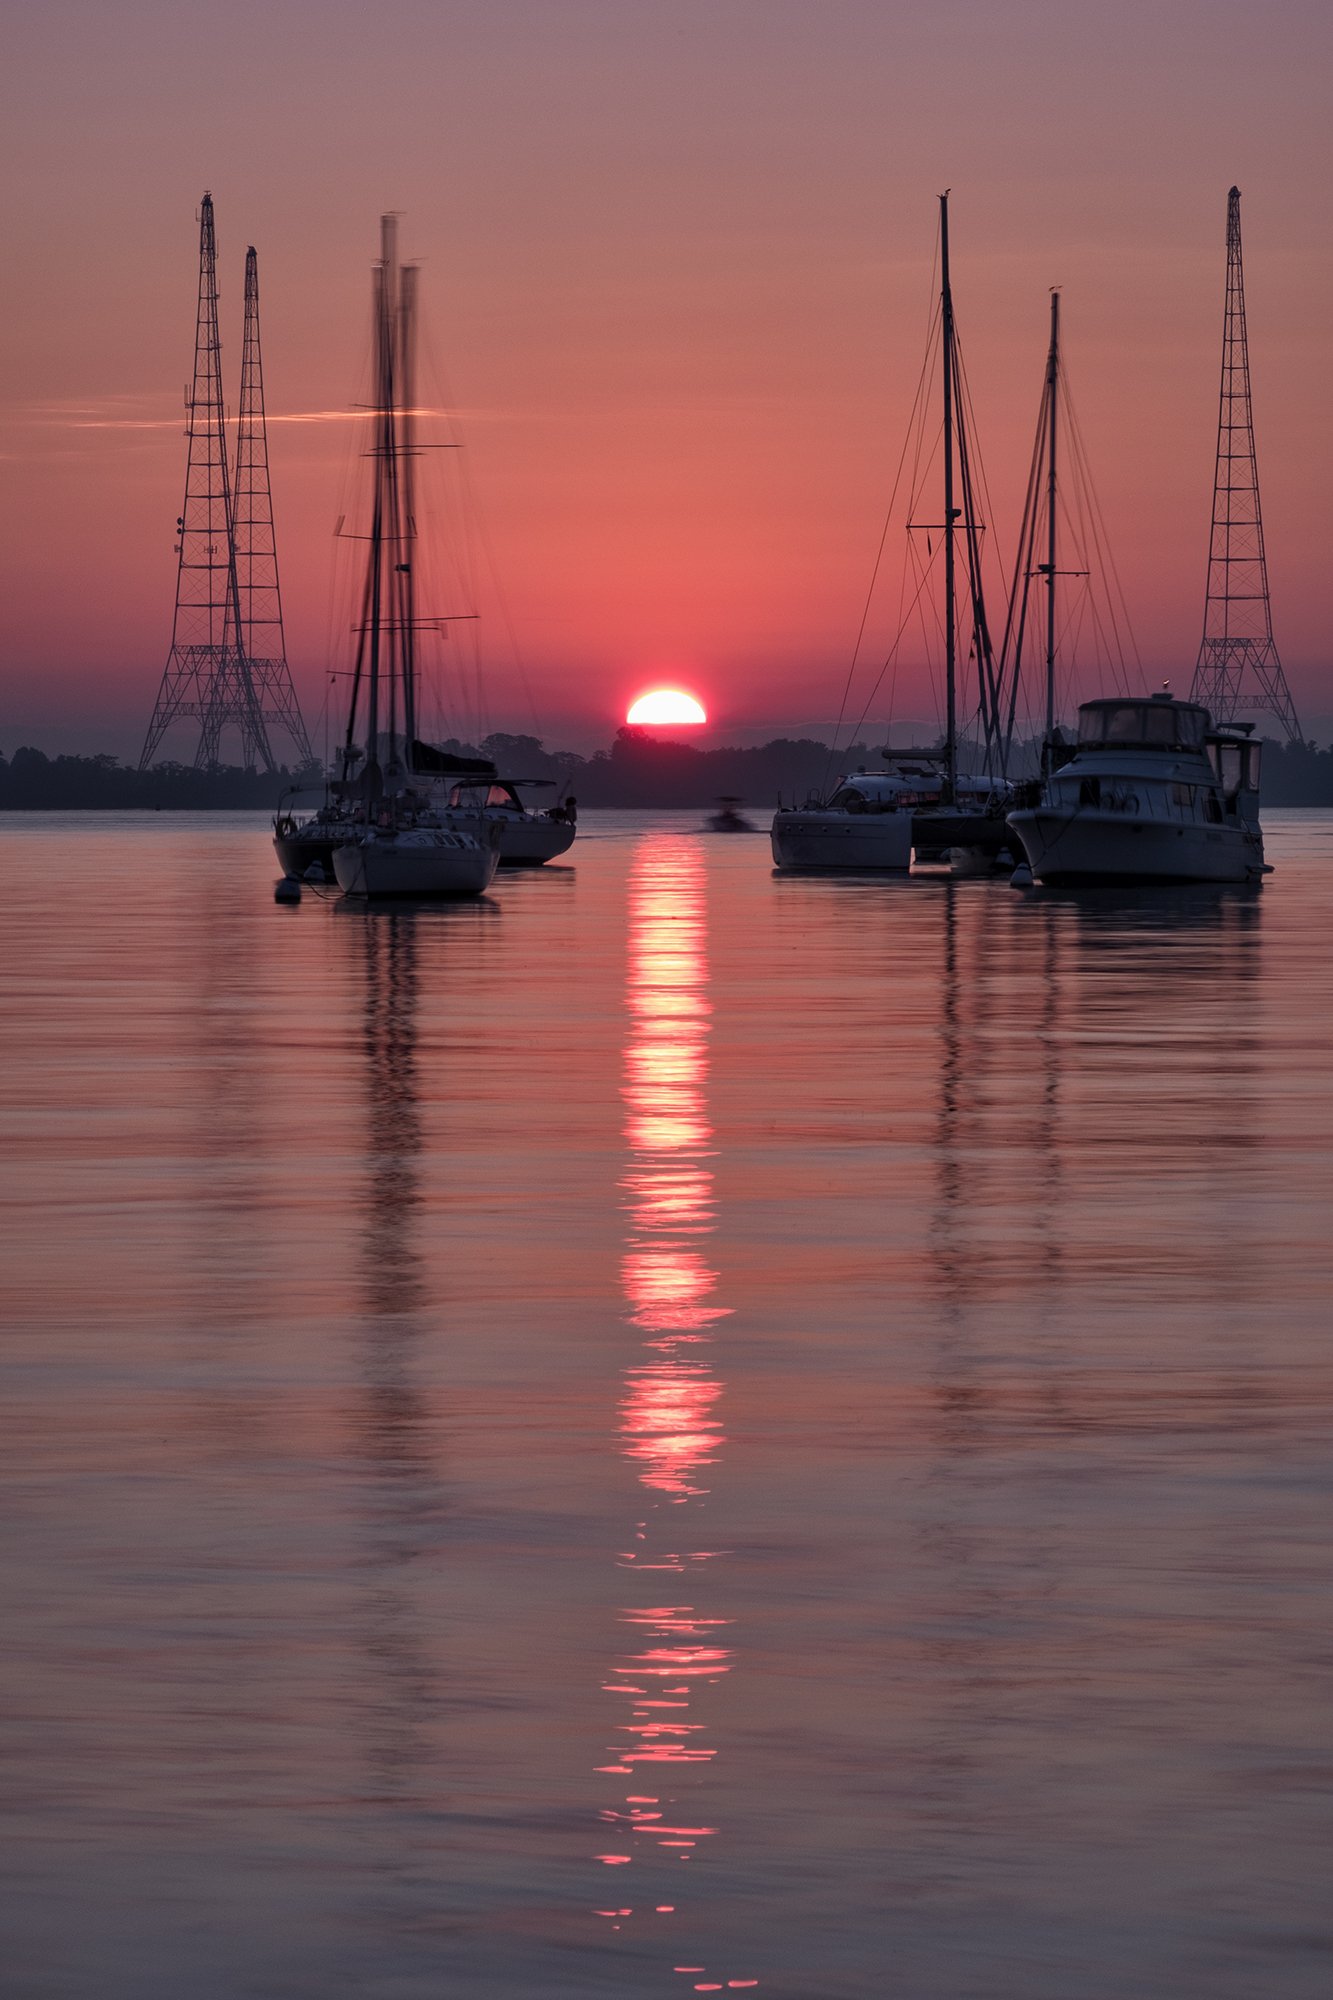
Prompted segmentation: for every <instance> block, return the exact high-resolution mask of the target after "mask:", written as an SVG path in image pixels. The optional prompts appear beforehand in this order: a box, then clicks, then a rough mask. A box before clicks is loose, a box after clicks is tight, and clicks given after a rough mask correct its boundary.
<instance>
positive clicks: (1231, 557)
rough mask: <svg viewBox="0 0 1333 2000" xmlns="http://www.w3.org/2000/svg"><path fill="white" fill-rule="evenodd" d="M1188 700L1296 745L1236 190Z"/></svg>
mask: <svg viewBox="0 0 1333 2000" xmlns="http://www.w3.org/2000/svg"><path fill="white" fill-rule="evenodd" d="M1192 693H1193V698H1194V699H1195V700H1196V701H1201V702H1202V703H1203V704H1204V706H1205V707H1206V708H1209V709H1211V711H1212V714H1213V720H1214V721H1215V722H1232V721H1234V720H1235V717H1236V714H1237V712H1238V711H1239V710H1241V709H1245V708H1255V709H1268V710H1270V711H1271V712H1272V714H1273V715H1275V716H1276V717H1277V719H1278V721H1279V722H1280V723H1281V724H1282V727H1283V729H1284V730H1285V731H1286V734H1287V740H1288V741H1289V742H1292V743H1298V742H1300V740H1301V730H1300V724H1299V722H1298V721H1297V719H1296V706H1295V703H1294V702H1293V701H1292V698H1291V690H1290V688H1288V686H1287V677H1286V675H1285V674H1284V673H1283V671H1282V662H1281V660H1280V659H1279V658H1278V652H1277V646H1276V644H1275V643H1274V639H1273V619H1272V613H1271V611H1270V608H1269V602H1268V564H1267V561H1266V559H1265V555H1264V523H1263V514H1262V511H1261V509H1260V506H1259V472H1258V467H1257V464H1256V461H1255V456H1254V419H1253V416H1252V413H1251V409H1250V354H1249V346H1248V344H1247V341H1246V337H1245V281H1244V277H1243V275H1242V271H1241V255H1240V189H1239V188H1235V187H1233V188H1232V189H1231V191H1230V193H1229V194H1228V196H1227V302H1226V317H1225V320H1224V323H1223V331H1222V391H1221V401H1220V410H1219V416H1218V427H1217V470H1216V474H1215V477H1214V481H1213V527H1212V538H1211V541H1210V543H1209V549H1208V596H1207V601H1206V603H1205V606H1204V615H1203V643H1202V644H1201V645H1200V647H1199V659H1198V664H1197V665H1196V667H1195V669H1194V686H1193V690H1192Z"/></svg>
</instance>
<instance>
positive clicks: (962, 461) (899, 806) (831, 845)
mask: <svg viewBox="0 0 1333 2000" xmlns="http://www.w3.org/2000/svg"><path fill="white" fill-rule="evenodd" d="M940 348H941V357H942V368H941V388H942V395H943V435H944V523H943V527H942V541H943V550H944V606H943V612H944V679H945V701H946V714H945V731H944V745H943V748H942V749H939V750H921V749H912V750H893V749H886V750H884V751H883V752H882V756H883V761H884V766H885V768H884V769H883V770H877V771H871V770H866V769H865V768H861V769H859V770H856V771H853V772H844V773H843V775H842V776H841V777H840V778H839V779H838V781H837V784H836V785H835V786H834V788H833V791H832V793H831V794H830V795H829V797H828V798H827V800H821V799H819V798H813V799H809V800H807V802H806V804H805V805H804V806H791V807H782V806H780V807H779V808H778V811H777V812H776V814H775V815H774V818H773V826H772V835H771V837H772V845H773V861H774V865H775V866H776V867H777V868H780V869H791V870H800V871H802V872H806V871H813V870H835V871H837V872H841V871H843V870H845V869H853V870H865V871H870V870H873V871H875V872H877V873H885V872H887V873H906V872H907V871H908V870H909V869H910V868H911V865H912V858H913V854H914V853H915V855H916V857H917V859H918V860H935V859H938V858H941V857H943V856H944V855H945V854H946V853H957V852H958V851H959V850H971V851H973V852H976V853H980V854H985V855H988V856H989V855H992V854H998V853H1001V852H1003V851H1004V850H1005V849H1006V848H1007V847H1008V845H1009V841H1010V836H1009V833H1008V831H1007V829H1006V827H1005V823H1004V806H1005V805H1006V804H1007V803H1008V800H1009V787H1008V785H1007V784H1006V782H1005V780H1004V778H1003V776H996V775H994V774H993V773H992V772H990V771H989V770H987V771H985V772H981V773H967V772H962V771H960V770H959V768H958V607H957V601H956V593H957V566H958V548H957V541H958V536H959V534H960V532H961V534H962V536H963V538H964V552H965V563H966V573H967V578H968V584H969V591H970V596H971V604H972V620H973V633H974V651H975V653H976V656H977V665H978V674H979V678H980V689H981V714H982V718H983V723H984V730H985V737H986V747H987V753H988V762H989V760H990V757H991V756H992V755H993V756H997V757H999V758H1001V759H1002V756H1003V744H1002V738H1001V730H1000V685H999V674H998V670H997V667H996V663H995V660H994V656H993V653H992V650H991V644H990V634H989V629H988V627H987V624H986V616H985V607H984V600H983V596H982V588H981V548H980V539H979V538H980V526H979V523H978V521H977V519H976V507H975V505H974V494H973V480H972V469H971V461H970V456H969V452H968V448H967V435H966V431H965V429H964V426H963V421H962V399H961V369H960V361H959V353H958V340H957V331H956V328H955V324H954V310H953V286H952V280H951V277H950V269H949V196H948V192H947V190H946V192H945V193H944V194H942V195H941V196H940ZM960 499H961V501H962V505H961V506H960V505H959V504H958V501H959V500H960Z"/></svg>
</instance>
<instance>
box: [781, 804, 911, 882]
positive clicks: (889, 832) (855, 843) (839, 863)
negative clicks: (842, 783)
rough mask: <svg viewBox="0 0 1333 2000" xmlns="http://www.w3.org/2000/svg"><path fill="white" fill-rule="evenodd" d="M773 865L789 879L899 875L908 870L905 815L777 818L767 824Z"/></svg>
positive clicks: (908, 832) (788, 814) (907, 818)
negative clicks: (789, 874) (795, 876)
mask: <svg viewBox="0 0 1333 2000" xmlns="http://www.w3.org/2000/svg"><path fill="white" fill-rule="evenodd" d="M772 842H773V865H774V867H775V868H785V869H789V870H791V871H792V872H794V873H797V872H799V873H802V874H818V873H821V872H825V871H827V872H829V873H832V874H838V875H843V874H848V873H852V872H861V873H874V874H878V875H885V874H894V875H905V874H906V873H907V872H908V870H909V869H910V868H911V866H912V815H911V813H909V812H890V813H851V812H782V813H778V814H777V815H776V816H775V817H774V820H773V830H772Z"/></svg>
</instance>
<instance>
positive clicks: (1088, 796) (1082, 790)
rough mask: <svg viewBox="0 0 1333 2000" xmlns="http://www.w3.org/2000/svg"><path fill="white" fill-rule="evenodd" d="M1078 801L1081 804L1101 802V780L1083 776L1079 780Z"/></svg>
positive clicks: (1090, 804)
mask: <svg viewBox="0 0 1333 2000" xmlns="http://www.w3.org/2000/svg"><path fill="white" fill-rule="evenodd" d="M1078 802H1079V804H1080V805H1081V806H1099V805H1100V804H1101V802H1102V781H1101V779H1100V778H1083V779H1081V780H1080V782H1079V788H1078Z"/></svg>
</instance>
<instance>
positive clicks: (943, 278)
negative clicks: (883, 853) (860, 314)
mask: <svg viewBox="0 0 1333 2000" xmlns="http://www.w3.org/2000/svg"><path fill="white" fill-rule="evenodd" d="M940 315H941V341H940V349H941V353H942V355H943V363H944V699H945V726H944V790H943V795H942V798H941V803H942V804H943V805H949V806H951V805H952V804H953V803H954V801H955V799H956V798H957V796H958V694H957V668H958V660H957V653H958V632H957V613H956V607H955V604H954V542H953V530H954V522H955V521H956V520H957V518H958V509H957V508H956V507H955V506H954V504H953V452H954V436H953V430H954V333H953V288H952V286H951V284H950V282H949V190H948V188H946V189H945V190H944V193H943V194H942V195H941V196H940Z"/></svg>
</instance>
